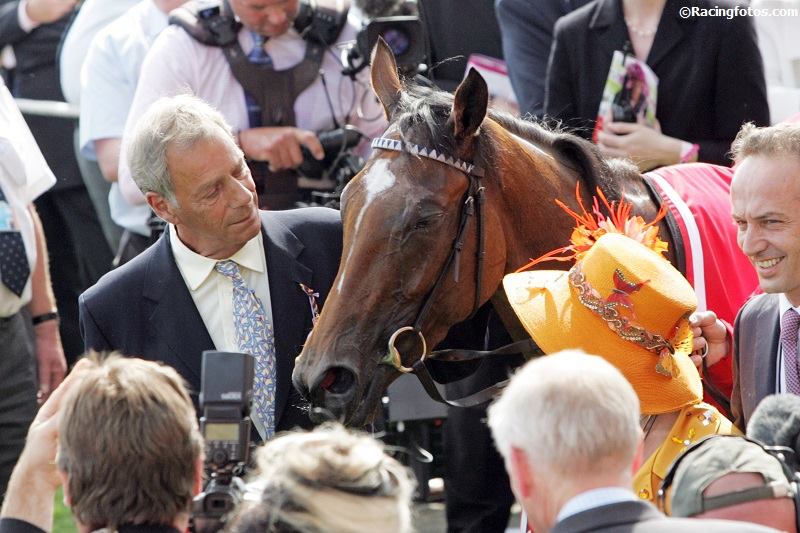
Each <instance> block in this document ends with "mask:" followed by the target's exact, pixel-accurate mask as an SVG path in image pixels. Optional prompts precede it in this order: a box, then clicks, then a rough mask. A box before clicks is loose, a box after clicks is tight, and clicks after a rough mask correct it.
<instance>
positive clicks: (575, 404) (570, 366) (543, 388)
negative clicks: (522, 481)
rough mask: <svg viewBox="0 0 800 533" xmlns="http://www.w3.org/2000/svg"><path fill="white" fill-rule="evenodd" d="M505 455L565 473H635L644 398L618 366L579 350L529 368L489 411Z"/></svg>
mask: <svg viewBox="0 0 800 533" xmlns="http://www.w3.org/2000/svg"><path fill="white" fill-rule="evenodd" d="M489 426H490V427H491V430H492V435H493V436H494V440H495V442H496V444H497V447H498V449H499V450H500V453H501V454H502V455H503V456H504V457H505V458H506V459H508V457H509V456H510V453H511V449H512V448H516V449H519V450H521V451H523V452H525V454H526V456H527V457H528V460H529V461H531V462H532V463H533V464H536V465H537V466H539V468H540V469H543V470H545V471H548V472H550V473H553V474H558V475H559V476H564V477H568V476H583V477H585V476H589V475H593V474H597V475H598V476H606V475H619V474H624V473H625V472H626V471H628V472H629V471H630V469H631V465H632V462H633V460H634V457H635V455H636V449H637V446H638V443H639V439H640V434H641V430H640V428H639V400H638V398H637V396H636V393H635V392H634V390H633V388H632V387H631V385H630V384H629V383H628V381H627V380H626V379H625V377H624V376H623V375H622V374H621V373H620V372H619V370H617V369H616V368H615V367H614V366H613V365H611V364H610V363H608V362H607V361H605V360H604V359H602V358H600V357H597V356H593V355H587V354H586V353H584V352H581V351H579V350H565V351H563V352H560V353H556V354H553V355H549V356H545V357H541V358H539V359H536V360H533V361H531V362H529V363H527V364H526V365H525V366H524V367H522V369H520V370H519V371H518V372H517V373H516V374H515V375H514V376H513V377H512V378H511V381H510V383H509V385H508V387H507V388H506V389H505V390H504V391H503V393H502V395H501V396H500V398H499V399H498V400H496V401H495V402H494V403H493V404H492V405H491V406H490V407H489Z"/></svg>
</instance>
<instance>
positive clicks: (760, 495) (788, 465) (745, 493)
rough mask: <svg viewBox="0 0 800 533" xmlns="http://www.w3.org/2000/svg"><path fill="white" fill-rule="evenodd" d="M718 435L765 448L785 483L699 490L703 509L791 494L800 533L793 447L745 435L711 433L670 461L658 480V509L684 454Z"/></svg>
mask: <svg viewBox="0 0 800 533" xmlns="http://www.w3.org/2000/svg"><path fill="white" fill-rule="evenodd" d="M718 438H735V439H741V440H743V441H746V442H749V443H752V444H755V445H756V446H758V447H759V448H761V449H762V450H763V451H764V452H766V453H768V454H769V455H770V456H771V457H773V458H775V459H776V460H777V461H778V463H780V465H781V470H782V472H783V475H784V477H785V478H786V484H785V485H784V484H783V483H781V484H780V485H777V484H775V483H769V484H766V485H761V486H758V487H751V488H748V489H742V490H738V491H735V492H729V493H726V494H720V495H718V496H709V497H705V496H703V495H702V493H701V494H700V500H701V502H702V507H703V511H704V512H705V511H712V510H714V509H721V508H724V507H730V506H733V505H738V504H740V503H746V502H752V501H757V500H768V499H777V498H783V497H790V498H791V499H792V502H793V503H794V516H795V525H796V528H797V531H798V533H800V473H798V472H797V471H796V470H795V468H796V466H797V457H796V453H795V451H794V450H793V449H792V448H790V447H788V446H767V445H765V444H763V443H762V442H759V441H757V440H755V439H751V438H749V437H747V436H745V435H712V436H710V437H708V438H705V439H703V440H701V441H699V442H696V443H695V444H693V445H692V446H690V447H688V448H687V449H686V450H685V451H684V452H683V453H682V454H681V455H680V457H678V458H677V459H676V460H675V462H674V463H672V466H670V468H669V470H668V471H667V475H666V476H664V480H663V481H662V482H661V487H660V488H659V489H658V496H657V502H658V507H659V509H660V510H661V511H662V512H664V511H665V510H666V499H667V491H668V490H669V489H670V487H671V486H672V483H673V482H674V481H675V475H676V473H677V471H678V467H679V466H680V464H681V463H682V462H683V461H684V460H685V459H686V457H688V456H689V455H691V454H692V453H694V452H696V451H697V450H699V449H700V448H703V447H704V446H707V445H708V443H709V442H714V441H716V439H718ZM743 472H744V471H743ZM734 473H736V472H726V473H724V474H722V475H727V474H734ZM755 473H757V472H755ZM720 477H722V476H720ZM717 479H719V478H717Z"/></svg>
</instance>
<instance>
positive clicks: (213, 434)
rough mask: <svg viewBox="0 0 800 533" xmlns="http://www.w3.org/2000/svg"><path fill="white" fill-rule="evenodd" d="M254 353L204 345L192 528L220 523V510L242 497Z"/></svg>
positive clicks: (200, 531) (206, 529) (200, 530)
mask: <svg viewBox="0 0 800 533" xmlns="http://www.w3.org/2000/svg"><path fill="white" fill-rule="evenodd" d="M254 372H255V359H254V358H253V356H251V355H248V354H242V353H228V352H217V351H211V350H206V351H204V352H203V366H202V374H201V388H200V408H201V409H202V413H203V414H202V417H201V418H200V431H201V432H202V434H203V438H204V439H205V473H206V478H207V480H208V481H207V483H206V485H205V487H204V488H203V492H201V493H200V494H198V495H197V496H195V498H194V500H193V501H192V513H191V516H192V531H194V532H195V533H210V532H214V531H219V530H220V529H222V524H223V522H222V520H223V518H224V516H225V515H226V514H227V513H229V512H230V511H232V510H233V508H234V507H235V506H236V505H237V504H238V503H240V502H241V499H242V495H243V494H244V481H243V480H242V476H244V473H245V470H246V468H247V461H248V455H249V446H250V427H251V420H250V416H249V415H250V401H251V399H252V396H253V376H254Z"/></svg>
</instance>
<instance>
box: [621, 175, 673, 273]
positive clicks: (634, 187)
mask: <svg viewBox="0 0 800 533" xmlns="http://www.w3.org/2000/svg"><path fill="white" fill-rule="evenodd" d="M645 179H646V178H645V176H642V175H638V176H635V177H633V178H632V179H631V178H629V179H627V180H625V182H624V184H623V185H624V187H623V190H624V196H623V199H624V200H625V201H626V202H628V203H630V204H631V205H632V206H633V214H636V215H639V216H641V217H642V218H643V219H644V221H645V222H650V221H651V220H654V219H655V217H656V216H657V215H658V210H659V208H660V207H661V199H660V197H659V196H658V193H657V192H656V191H655V190H654V189H651V188H649V187H648V186H647V184H646V183H645ZM667 216H669V214H667ZM667 216H665V217H664V218H662V219H661V221H660V222H659V223H658V236H659V237H660V238H661V240H663V241H665V242H666V243H667V244H668V245H669V247H668V249H667V253H666V258H667V259H668V260H669V262H670V263H672V264H673V265H675V264H676V252H677V251H676V250H675V241H674V239H673V237H672V231H671V228H670V227H669V224H668V223H667Z"/></svg>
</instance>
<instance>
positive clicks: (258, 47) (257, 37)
mask: <svg viewBox="0 0 800 533" xmlns="http://www.w3.org/2000/svg"><path fill="white" fill-rule="evenodd" d="M250 35H252V36H253V49H252V50H250V53H249V54H247V60H248V61H250V63H253V64H254V65H261V66H262V67H264V68H269V69H271V68H272V58H271V57H270V56H269V54H268V53H267V51H266V50H264V43H265V42H266V41H267V39H266V37H264V36H263V35H261V34H259V33H256V32H253V31H251V32H250ZM244 97H245V102H246V103H247V118H248V121H249V123H250V127H251V128H257V127H259V126H262V123H261V107H260V106H259V105H258V103H257V102H256V99H255V98H253V96H252V95H251V94H250V93H248V92H247V91H245V93H244Z"/></svg>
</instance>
